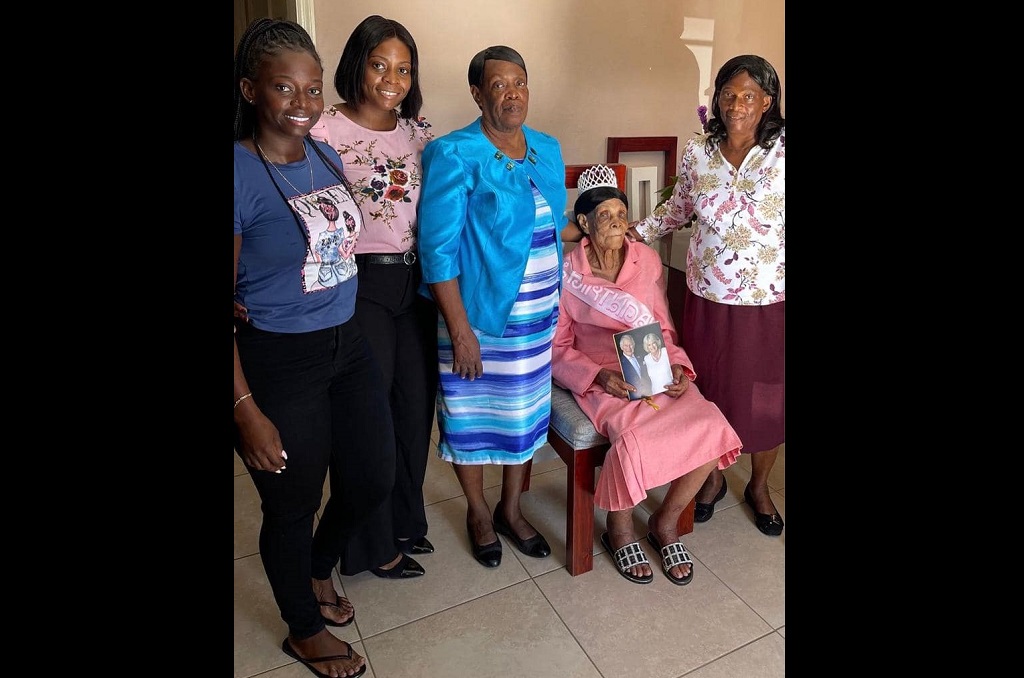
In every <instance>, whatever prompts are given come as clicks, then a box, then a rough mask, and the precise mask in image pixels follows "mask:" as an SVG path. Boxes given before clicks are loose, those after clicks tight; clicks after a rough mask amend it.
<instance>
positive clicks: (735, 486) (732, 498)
mask: <svg viewBox="0 0 1024 678" xmlns="http://www.w3.org/2000/svg"><path fill="white" fill-rule="evenodd" d="M747 463H748V466H747V468H743V467H741V466H740V463H739V462H738V461H737V462H736V463H735V464H733V465H732V466H730V467H729V468H727V469H725V472H724V475H725V482H726V483H727V485H726V490H725V496H724V497H722V499H721V500H720V501H719V502H718V503H717V504H715V513H714V515H712V516H711V519H712V520H714V519H715V516H716V515H718V512H719V511H721V510H723V509H727V508H729V507H730V506H737V505H739V504H742V503H743V488H745V487H746V486H747V481H749V480H750V467H749V461H748V462H747ZM666 492H668V484H665V485H661V486H660V487H655V488H654V489H651V490H648V491H647V499H644V500H643V501H642V502H640V506H641V508H643V509H644V510H645V511H647V512H648V513H654V512H655V511H656V510H657V509H658V507H659V506H661V503H662V502H663V501H664V500H665V493H666ZM699 524H700V523H694V527H695V528H696V526H697V525H699ZM646 534H647V533H646V532H644V533H643V534H642V535H640V536H646Z"/></svg>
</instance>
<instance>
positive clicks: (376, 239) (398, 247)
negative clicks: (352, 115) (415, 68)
mask: <svg viewBox="0 0 1024 678" xmlns="http://www.w3.org/2000/svg"><path fill="white" fill-rule="evenodd" d="M309 133H310V135H311V136H312V137H313V138H315V139H321V140H323V141H326V142H327V143H328V144H330V145H331V147H332V148H334V149H335V150H337V151H338V155H340V156H341V160H342V162H344V163H345V176H346V177H347V178H348V180H349V181H350V182H351V183H352V189H353V190H352V192H353V194H354V195H355V198H356V202H358V203H359V208H360V210H361V211H362V213H363V219H364V220H365V223H364V224H363V231H362V233H361V234H360V236H359V242H358V243H357V245H356V254H372V253H375V254H394V253H401V252H405V251H407V250H411V249H415V248H416V204H417V202H418V201H419V188H420V179H421V170H420V156H421V155H422V154H423V147H424V146H426V144H427V142H428V141H430V140H432V139H433V138H434V133H433V132H432V131H431V129H430V123H429V122H427V121H426V119H424V118H423V117H420V118H419V119H417V120H407V119H405V118H398V125H397V126H396V127H395V129H393V130H391V131H387V132H379V131H377V130H370V129H366V128H365V127H361V126H359V125H357V124H356V123H354V122H352V121H351V120H349V119H348V118H347V117H345V114H344V113H342V112H341V111H339V110H337V109H336V108H335V107H334V106H331V107H330V108H328V109H326V110H324V113H323V115H321V116H320V120H319V121H318V122H317V124H316V125H315V126H314V127H313V129H311V130H310V132H309Z"/></svg>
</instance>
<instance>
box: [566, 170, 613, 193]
mask: <svg viewBox="0 0 1024 678" xmlns="http://www.w3.org/2000/svg"><path fill="white" fill-rule="evenodd" d="M601 186H609V187H611V188H618V187H619V182H618V181H616V179H615V172H614V171H613V170H612V168H610V167H605V166H604V165H594V166H593V167H591V168H590V169H588V170H586V171H584V172H583V173H582V174H580V178H579V180H578V181H577V182H576V189H577V190H578V191H579V193H580V195H583V192H584V191H589V190H590V189H592V188H599V187H601Z"/></svg>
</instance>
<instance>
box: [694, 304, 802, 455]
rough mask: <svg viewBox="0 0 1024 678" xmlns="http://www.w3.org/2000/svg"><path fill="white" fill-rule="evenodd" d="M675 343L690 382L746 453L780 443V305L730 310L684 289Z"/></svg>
mask: <svg viewBox="0 0 1024 678" xmlns="http://www.w3.org/2000/svg"><path fill="white" fill-rule="evenodd" d="M680 341H681V343H682V345H683V349H684V350H685V351H686V354H687V355H688V356H690V360H692V361H693V371H694V372H696V373H697V378H696V379H695V380H694V383H696V384H697V386H698V387H699V388H700V392H701V393H703V394H704V397H705V398H707V399H708V400H710V401H711V402H713V403H715V404H716V405H718V409H720V410H722V414H724V415H725V418H726V419H728V420H729V423H730V424H732V427H733V428H734V429H736V433H738V434H739V436H740V440H741V441H742V442H743V451H744V452H746V453H751V452H762V451H764V450H770V449H772V448H773V447H775V446H777V445H780V444H782V443H784V442H786V302H785V301H780V302H778V303H775V304H769V305H767V306H730V305H728V304H719V303H716V302H713V301H708V300H707V299H704V298H703V297H698V296H697V295H695V294H694V293H693V292H692V291H690V290H689V289H688V288H687V290H686V303H685V304H684V305H683V327H682V328H681V330H680Z"/></svg>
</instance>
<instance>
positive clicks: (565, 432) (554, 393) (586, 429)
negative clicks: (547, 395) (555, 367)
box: [551, 382, 608, 450]
mask: <svg viewBox="0 0 1024 678" xmlns="http://www.w3.org/2000/svg"><path fill="white" fill-rule="evenodd" d="M551 428H553V429H555V432H556V433H558V435H560V436H561V437H562V439H563V440H565V442H567V443H569V444H570V445H572V447H573V449H576V450H585V449H587V448H590V447H594V446H595V445H601V444H604V443H607V442H608V439H607V438H605V437H604V436H603V435H601V434H600V433H598V432H597V429H595V428H594V424H593V423H591V421H590V419H589V418H588V417H587V415H585V414H583V410H581V409H580V406H579V405H578V404H577V403H576V399H575V398H573V397H572V393H570V392H569V391H567V390H566V389H564V388H562V387H561V386H559V385H558V384H556V383H554V382H552V384H551Z"/></svg>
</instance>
